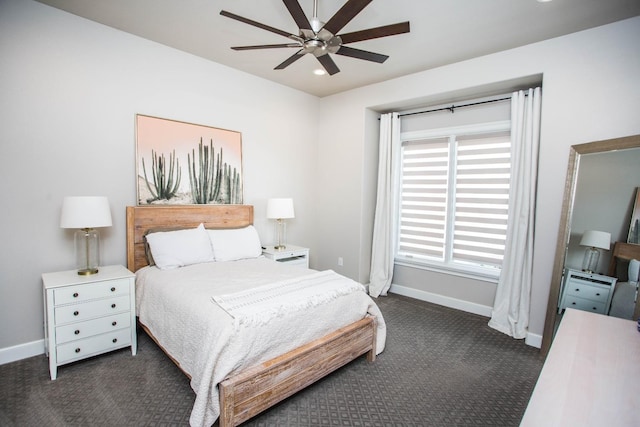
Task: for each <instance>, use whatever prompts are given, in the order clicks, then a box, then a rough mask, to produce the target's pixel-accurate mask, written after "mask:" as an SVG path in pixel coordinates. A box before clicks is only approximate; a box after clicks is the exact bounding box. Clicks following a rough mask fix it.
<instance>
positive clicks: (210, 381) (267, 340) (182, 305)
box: [136, 258, 386, 426]
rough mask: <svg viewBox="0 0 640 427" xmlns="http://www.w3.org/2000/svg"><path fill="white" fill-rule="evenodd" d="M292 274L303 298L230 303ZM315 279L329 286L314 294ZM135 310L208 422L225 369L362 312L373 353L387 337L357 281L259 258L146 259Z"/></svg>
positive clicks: (215, 411)
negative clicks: (373, 331) (373, 324)
mask: <svg viewBox="0 0 640 427" xmlns="http://www.w3.org/2000/svg"><path fill="white" fill-rule="evenodd" d="M293 278H300V282H301V283H305V284H306V285H305V287H306V288H307V290H305V291H302V293H305V292H306V293H307V294H309V295H308V296H306V297H304V298H305V299H304V301H303V300H302V298H303V297H302V296H301V294H295V293H292V294H289V295H283V296H282V297H281V298H270V299H271V300H273V301H274V302H275V305H273V304H271V305H269V304H266V303H264V298H260V301H257V303H256V301H253V302H250V303H248V304H250V305H251V304H252V305H251V307H252V308H251V309H249V310H247V309H246V306H247V303H246V300H243V301H244V303H243V304H237V305H244V306H245V308H244V309H242V308H241V309H240V310H239V311H233V308H231V309H230V307H229V301H231V302H233V301H234V300H235V301H236V302H237V301H238V299H237V298H236V297H237V296H241V297H242V298H245V296H246V295H251V294H252V292H250V291H249V292H247V290H248V289H250V288H256V287H258V288H259V290H260V291H261V292H263V293H264V292H265V291H266V289H267V288H270V287H272V286H273V287H274V288H277V289H279V290H280V291H282V289H284V288H287V289H288V288H290V284H291V280H292V279H293ZM322 282H325V284H326V285H327V287H328V288H331V292H329V294H325V295H324V296H320V295H318V294H314V292H313V291H311V289H312V288H317V287H318V286H317V285H318V283H322ZM270 284H273V285H270ZM327 295H329V296H327ZM254 299H256V298H254ZM267 299H269V298H267ZM216 300H218V301H219V302H220V304H222V306H221V305H220V304H218V303H216ZM231 305H233V304H231ZM223 307H224V308H223ZM287 307H288V309H286V308H287ZM285 309H286V310H285ZM136 311H137V314H138V316H139V318H140V322H141V323H143V324H144V325H145V326H146V327H147V328H148V329H149V330H150V331H151V333H152V334H153V335H154V336H155V337H156V339H157V340H158V341H159V342H160V344H161V345H162V346H163V347H164V349H165V350H166V351H167V352H168V353H169V354H170V355H171V356H172V357H173V358H175V359H176V360H177V361H178V363H180V366H181V368H182V369H183V370H184V371H185V372H187V373H188V374H189V375H190V376H191V387H192V389H193V390H194V391H195V393H196V400H195V403H194V406H193V410H192V412H191V418H190V423H191V425H192V426H210V425H211V424H213V423H214V422H215V420H216V419H217V418H218V416H219V414H220V405H219V395H218V383H219V382H221V381H222V380H223V379H225V378H226V377H228V376H229V375H230V374H233V373H235V372H238V371H240V370H242V369H245V368H248V367H251V366H254V365H256V364H258V363H261V362H264V361H266V360H269V359H271V358H273V357H275V356H277V355H279V354H282V353H285V352H287V351H289V350H292V349H294V348H296V347H299V346H301V345H303V344H305V343H307V342H310V341H312V340H314V339H316V338H320V337H322V336H324V335H326V334H328V333H329V332H331V331H334V330H336V329H338V328H340V327H342V326H345V325H348V324H350V323H353V322H355V321H357V320H359V319H362V318H363V317H364V316H365V315H366V314H367V313H368V314H371V315H373V316H375V317H376V318H377V324H378V330H377V348H376V353H380V352H381V351H382V350H383V349H384V345H385V339H386V326H385V323H384V319H383V318H382V314H381V313H380V310H379V309H378V307H377V306H376V305H375V303H374V302H373V300H372V299H371V298H370V297H369V296H368V295H367V294H366V293H365V290H364V287H363V286H362V285H360V284H358V283H356V282H354V281H353V280H351V279H348V278H346V277H344V276H339V275H336V274H335V273H333V272H330V271H329V272H320V273H318V272H315V271H314V270H307V269H304V268H301V267H292V266H289V265H286V264H283V263H278V262H274V261H272V260H269V259H266V258H256V259H250V260H243V261H229V262H211V263H203V264H196V265H192V266H188V267H182V268H179V269H174V270H160V269H158V268H156V267H145V268H143V269H141V270H139V271H138V272H137V273H136ZM230 313H231V314H230ZM256 313H259V314H258V315H256Z"/></svg>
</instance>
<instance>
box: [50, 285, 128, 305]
mask: <svg viewBox="0 0 640 427" xmlns="http://www.w3.org/2000/svg"><path fill="white" fill-rule="evenodd" d="M128 293H129V280H128V279H120V280H109V281H104V282H96V283H91V284H88V285H87V284H82V285H75V286H66V287H64V288H60V289H55V290H54V291H53V299H54V304H55V305H62V304H70V303H74V302H81V301H87V300H92V299H96V298H105V297H109V296H113V295H125V294H128Z"/></svg>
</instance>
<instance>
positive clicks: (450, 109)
mask: <svg viewBox="0 0 640 427" xmlns="http://www.w3.org/2000/svg"><path fill="white" fill-rule="evenodd" d="M510 99H511V97H510V96H509V97H506V98H498V99H490V100H488V101H478V102H471V103H469V104H462V105H451V107H442V108H435V109H433V110H424V111H415V112H413V113H404V114H398V117H404V116H413V115H415V114H426V113H435V112H436V111H451V114H453V111H454V110H455V109H456V108H463V107H472V106H474V105H481V104H489V103H491V102H499V101H507V100H510Z"/></svg>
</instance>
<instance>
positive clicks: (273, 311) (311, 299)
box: [212, 270, 365, 329]
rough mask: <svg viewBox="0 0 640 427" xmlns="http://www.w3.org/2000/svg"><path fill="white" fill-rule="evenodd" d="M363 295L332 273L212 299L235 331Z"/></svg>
mask: <svg viewBox="0 0 640 427" xmlns="http://www.w3.org/2000/svg"><path fill="white" fill-rule="evenodd" d="M356 291H363V292H364V291H365V288H364V286H362V285H361V284H360V283H357V282H354V281H353V280H350V279H347V278H346V277H344V276H341V275H339V274H337V273H335V272H334V271H332V270H326V271H320V272H317V273H313V274H310V275H308V276H304V277H300V278H295V279H289V280H283V281H280V282H276V283H271V284H268V285H264V286H260V287H257V288H253V289H248V290H244V291H240V292H235V293H232V294H226V295H217V296H213V297H212V299H213V300H214V301H215V302H216V303H217V304H218V305H219V306H220V307H222V308H223V309H224V310H225V311H226V312H227V313H228V314H229V315H230V316H231V317H233V318H234V319H235V326H236V329H238V327H239V326H240V325H243V326H263V325H266V324H267V323H269V322H270V321H271V319H273V318H274V317H282V316H284V315H285V314H291V313H294V312H297V311H300V310H304V309H308V308H311V307H315V306H317V305H319V304H324V303H327V302H329V301H331V300H334V299H336V298H338V297H339V296H342V295H347V294H350V293H352V292H356Z"/></svg>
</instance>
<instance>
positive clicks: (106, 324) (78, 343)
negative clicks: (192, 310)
mask: <svg viewBox="0 0 640 427" xmlns="http://www.w3.org/2000/svg"><path fill="white" fill-rule="evenodd" d="M134 279H135V276H134V274H133V273H131V272H130V271H129V270H127V269H126V268H124V267H122V266H119V265H113V266H106V267H100V271H99V272H98V273H97V274H94V275H90V276H80V275H78V273H77V271H76V270H69V271H60V272H55V273H45V274H43V275H42V284H43V297H44V319H45V324H44V334H45V352H46V354H47V355H48V356H49V373H50V374H51V379H52V380H55V379H56V377H57V369H58V366H60V365H64V364H66V363H71V362H75V361H77V360H80V359H84V358H86V357H90V356H95V355H97V354H101V353H105V352H108V351H111V350H116V349H119V348H123V347H129V346H131V354H133V355H134V356H135V354H136V350H137V340H136V313H135V300H136V298H135V284H134V283H135V280H134Z"/></svg>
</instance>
